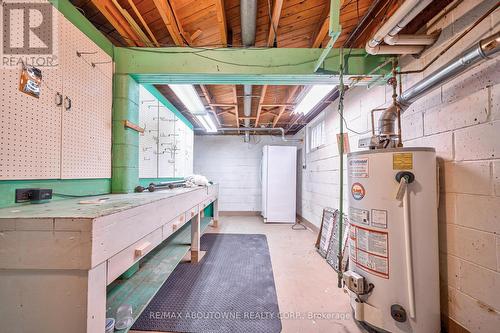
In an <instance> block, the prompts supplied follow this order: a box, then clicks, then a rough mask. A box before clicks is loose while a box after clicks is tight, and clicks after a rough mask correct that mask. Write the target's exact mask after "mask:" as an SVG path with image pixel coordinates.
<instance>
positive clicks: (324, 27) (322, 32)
mask: <svg viewBox="0 0 500 333" xmlns="http://www.w3.org/2000/svg"><path fill="white" fill-rule="evenodd" d="M329 25H330V15H328V16H327V17H326V18H325V19H324V20H323V23H322V24H321V26H320V28H319V31H318V32H317V33H316V37H314V41H313V43H312V45H311V47H312V48H317V47H320V46H321V43H323V41H324V40H325V38H326V35H327V34H328V27H329Z"/></svg>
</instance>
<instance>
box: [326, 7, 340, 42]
mask: <svg viewBox="0 0 500 333" xmlns="http://www.w3.org/2000/svg"><path fill="white" fill-rule="evenodd" d="M340 5H341V1H340V0H331V1H330V26H329V28H328V35H329V36H330V37H332V39H333V40H334V42H335V41H336V40H337V38H339V36H340V32H341V31H342V26H341V25H340V7H341V6H340Z"/></svg>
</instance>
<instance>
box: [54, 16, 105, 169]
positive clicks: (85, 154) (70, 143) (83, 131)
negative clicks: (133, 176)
mask: <svg viewBox="0 0 500 333" xmlns="http://www.w3.org/2000/svg"><path fill="white" fill-rule="evenodd" d="M59 27H60V29H61V31H60V34H59V35H60V37H59V38H60V41H59V46H60V47H59V57H60V59H61V64H60V69H61V72H62V80H63V94H64V96H66V97H67V98H68V99H70V100H71V108H69V109H66V108H67V107H68V106H69V100H66V106H65V107H63V109H62V126H61V129H62V139H61V142H62V151H61V178H110V177H111V107H112V63H111V58H110V57H109V56H108V55H107V54H105V53H104V52H103V51H102V50H101V49H100V48H99V47H98V46H97V45H96V44H94V43H93V42H92V41H91V40H90V39H89V38H88V37H87V36H85V35H84V34H83V33H82V32H81V31H80V30H78V29H77V28H76V27H75V26H74V25H73V24H72V23H70V22H69V21H68V20H66V18H64V17H63V16H62V15H60V17H59ZM78 52H80V53H81V55H80V56H79V55H78V54H77V53H78ZM93 63H95V66H93V65H92V64H93Z"/></svg>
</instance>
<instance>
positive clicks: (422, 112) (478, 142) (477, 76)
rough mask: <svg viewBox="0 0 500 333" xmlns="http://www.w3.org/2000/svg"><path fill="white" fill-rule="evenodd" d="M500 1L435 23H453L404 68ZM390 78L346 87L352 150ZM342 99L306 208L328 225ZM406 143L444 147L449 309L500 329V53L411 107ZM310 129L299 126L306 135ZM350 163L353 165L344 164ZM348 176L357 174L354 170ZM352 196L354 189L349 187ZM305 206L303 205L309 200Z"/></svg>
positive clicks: (470, 5)
mask: <svg viewBox="0 0 500 333" xmlns="http://www.w3.org/2000/svg"><path fill="white" fill-rule="evenodd" d="M495 3H496V0H491V1H490V0H487V1H474V0H470V1H463V2H461V3H460V4H459V5H458V7H456V8H455V9H454V10H453V11H451V12H450V13H448V14H446V15H445V16H444V17H443V18H442V19H441V20H440V21H438V22H437V24H436V25H435V26H433V27H429V31H430V32H432V31H434V30H435V29H438V28H441V29H443V32H442V34H441V37H440V38H439V40H438V42H437V45H436V46H435V47H433V48H431V49H430V50H428V51H426V52H425V53H424V54H423V57H421V58H420V59H418V60H415V59H413V58H412V57H406V58H403V59H402V61H401V65H402V67H403V70H405V69H406V70H409V69H419V68H421V67H423V66H424V65H425V64H426V63H427V62H429V61H430V60H431V59H432V58H433V57H434V56H435V55H436V54H437V53H438V52H439V51H440V50H442V48H443V47H445V46H446V45H447V43H448V41H449V40H450V39H452V38H453V37H454V36H457V35H458V34H460V33H461V32H462V31H463V30H464V29H466V28H467V27H468V26H469V25H470V24H472V23H473V22H474V21H475V20H477V18H479V17H480V16H481V15H482V14H483V13H485V12H486V11H487V10H488V9H489V8H491V7H493V5H495ZM499 23H500V11H499V10H497V11H496V12H495V13H493V14H492V15H490V17H488V18H487V19H486V20H484V21H483V22H482V23H481V24H480V25H479V26H478V27H476V28H475V29H474V30H473V31H472V32H471V33H470V34H469V35H468V37H467V38H465V39H464V40H463V41H461V42H459V43H458V44H457V45H456V46H455V47H453V48H452V49H451V50H450V52H448V53H446V54H445V55H444V56H442V57H440V58H439V60H438V61H436V62H435V63H434V64H433V65H432V66H431V67H430V68H429V69H428V70H427V71H425V72H424V73H423V74H414V75H409V76H405V77H404V79H403V89H405V88H408V87H410V86H411V85H412V84H414V83H415V82H417V81H418V80H420V79H421V78H423V77H424V76H425V75H427V74H430V73H431V72H432V71H434V70H435V69H436V68H438V67H439V66H441V65H443V64H444V63H446V62H447V61H449V60H450V59H452V58H453V57H455V56H456V55H457V54H459V53H460V51H463V50H465V49H466V48H468V47H470V46H472V45H473V44H475V42H476V41H477V40H478V39H480V38H482V37H485V36H487V35H489V34H491V33H493V32H496V31H498V30H499ZM391 93H392V91H391V88H390V87H375V88H372V89H370V90H367V89H366V88H364V87H356V88H354V89H352V90H350V91H348V92H347V93H346V97H345V103H344V111H345V114H346V115H345V118H346V120H347V124H348V126H349V128H350V129H353V130H355V131H357V132H360V133H361V135H358V134H356V133H354V132H352V131H350V132H349V136H350V140H349V142H350V146H351V150H353V151H355V150H359V149H357V148H356V147H357V143H358V139H359V138H360V137H365V136H369V132H370V110H371V109H373V108H377V107H382V106H384V105H387V103H389V102H390V101H391ZM337 107H338V105H337V103H333V104H332V105H331V106H329V107H328V109H327V110H326V111H325V118H326V119H325V120H326V128H327V133H329V134H328V135H327V140H328V142H327V145H326V146H324V147H323V148H321V149H319V150H317V151H314V152H312V153H309V154H307V168H306V169H305V170H303V177H302V178H303V184H302V194H301V196H302V205H301V206H302V207H301V208H300V211H299V214H300V215H302V216H303V217H304V218H306V219H307V220H308V221H310V222H312V223H314V224H316V225H319V223H320V221H321V211H322V209H323V208H324V207H326V206H331V207H338V204H339V187H338V179H339V157H338V150H337V144H336V133H338V132H339V116H338V114H337ZM402 121H403V126H402V127H403V139H404V144H405V146H430V147H435V148H436V151H437V155H438V159H439V164H440V166H441V174H440V182H441V205H440V208H439V224H440V235H439V236H440V252H441V253H440V261H441V289H442V300H441V306H442V312H443V314H444V315H447V316H449V317H450V318H452V319H453V320H454V321H456V322H457V323H459V324H460V325H462V326H464V327H465V328H467V329H468V330H469V331H471V332H498V323H500V301H499V298H498V290H499V289H500V234H499V232H500V60H499V59H498V58H497V59H493V60H489V61H487V62H485V63H483V64H482V65H480V66H478V67H476V68H474V69H472V70H470V71H469V72H467V73H465V74H464V75H462V76H460V77H458V78H456V79H454V80H453V81H451V82H449V83H447V84H445V85H443V86H442V87H440V88H438V89H436V90H434V91H433V92H432V93H430V94H428V95H427V96H425V97H424V98H422V99H420V100H419V101H417V102H416V103H415V104H413V105H412V106H411V107H410V108H409V109H408V110H407V111H406V112H405V114H404V115H403V120H402ZM303 136H304V131H301V132H300V133H298V134H297V137H303ZM344 172H345V170H344ZM345 179H347V175H346V177H345ZM345 195H347V192H346V193H345ZM299 207H300V206H299Z"/></svg>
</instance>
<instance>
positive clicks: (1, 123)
mask: <svg viewBox="0 0 500 333" xmlns="http://www.w3.org/2000/svg"><path fill="white" fill-rule="evenodd" d="M40 2H44V1H40ZM55 12H57V11H54V13H55ZM11 14H12V16H11V20H13V22H12V23H13V24H11V28H12V29H13V30H12V31H11V35H12V36H23V30H24V29H23V27H24V22H23V15H15V13H11ZM54 21H55V23H57V19H56V18H54ZM9 23H10V22H3V24H4V26H3V29H5V25H6V24H9ZM42 37H43V36H42ZM54 44H55V45H54V47H55V46H57V43H54ZM41 69H42V77H43V83H42V87H41V89H40V98H35V97H32V96H28V95H26V94H24V93H22V92H20V91H19V78H20V72H21V65H19V67H16V68H0V143H1V144H0V179H2V180H5V179H49V178H58V177H59V175H60V146H61V134H60V128H61V110H60V108H58V107H56V105H55V102H54V101H55V93H56V91H61V85H62V83H61V82H62V81H61V76H60V72H59V71H58V70H57V68H50V67H42V68H41Z"/></svg>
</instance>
